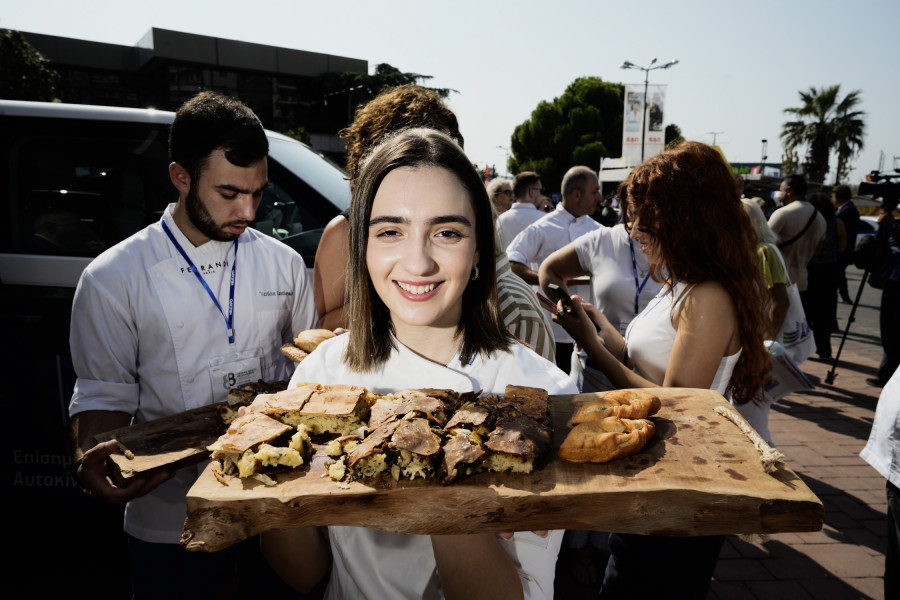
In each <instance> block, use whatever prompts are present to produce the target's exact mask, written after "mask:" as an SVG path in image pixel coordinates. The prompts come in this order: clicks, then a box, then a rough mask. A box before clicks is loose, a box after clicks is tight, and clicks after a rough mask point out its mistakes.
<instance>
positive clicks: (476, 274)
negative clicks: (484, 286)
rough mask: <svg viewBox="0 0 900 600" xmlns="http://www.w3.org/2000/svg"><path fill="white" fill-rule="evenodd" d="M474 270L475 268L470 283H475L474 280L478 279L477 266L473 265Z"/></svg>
mask: <svg viewBox="0 0 900 600" xmlns="http://www.w3.org/2000/svg"><path fill="white" fill-rule="evenodd" d="M474 268H475V274H474V275H472V281H475V280H476V279H478V265H475V267H474Z"/></svg>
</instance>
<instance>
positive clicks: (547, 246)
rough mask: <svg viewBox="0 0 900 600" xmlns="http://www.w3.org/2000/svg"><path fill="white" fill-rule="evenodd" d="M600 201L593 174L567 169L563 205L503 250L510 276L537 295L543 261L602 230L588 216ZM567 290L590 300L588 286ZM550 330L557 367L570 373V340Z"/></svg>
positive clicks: (562, 331)
mask: <svg viewBox="0 0 900 600" xmlns="http://www.w3.org/2000/svg"><path fill="white" fill-rule="evenodd" d="M602 199H603V195H602V194H601V193H600V181H599V180H598V179H597V174H596V173H595V172H594V171H592V170H591V169H589V168H588V167H584V166H577V167H572V168H571V169H569V170H568V171H567V172H566V174H565V175H564V176H563V180H562V201H561V202H560V203H559V204H558V205H557V206H556V210H554V211H553V212H552V213H550V214H548V215H545V216H543V217H541V218H540V219H539V220H537V221H535V222H534V223H532V224H531V225H529V226H528V227H526V228H525V229H523V230H522V232H521V233H519V234H518V235H517V236H516V237H515V238H513V240H512V241H511V242H510V244H509V246H508V247H507V248H506V254H507V256H509V263H510V265H511V266H512V270H513V272H514V273H515V274H516V275H518V276H519V277H521V278H522V279H524V280H525V282H526V283H530V284H531V285H533V286H535V289H536V290H537V291H540V281H539V280H538V269H540V266H541V263H542V262H544V259H546V258H547V257H548V256H550V255H551V254H552V253H553V252H555V251H556V250H559V249H560V248H562V247H563V246H566V245H567V244H570V243H571V242H574V241H575V240H576V239H578V238H579V237H581V236H582V235H584V234H586V233H589V232H591V231H594V230H595V229H599V228H600V227H603V226H602V225H601V224H600V223H598V222H597V221H595V220H594V219H593V217H592V216H591V215H593V214H594V211H596V210H597V205H598V204H599V203H600V201H601V200H602ZM508 212H509V211H508ZM569 290H570V292H571V293H573V294H578V295H580V296H581V297H583V298H590V297H591V290H590V286H589V285H586V284H584V285H574V286H571V287H570V288H569ZM552 328H553V336H554V339H555V340H556V364H557V366H559V368H561V369H562V370H563V371H565V372H566V373H569V372H571V369H572V350H573V349H574V344H573V341H572V337H571V336H570V335H569V334H568V333H567V332H566V330H565V329H563V328H562V327H561V326H560V325H558V324H556V323H553V324H552Z"/></svg>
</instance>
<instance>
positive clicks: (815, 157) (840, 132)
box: [781, 85, 865, 183]
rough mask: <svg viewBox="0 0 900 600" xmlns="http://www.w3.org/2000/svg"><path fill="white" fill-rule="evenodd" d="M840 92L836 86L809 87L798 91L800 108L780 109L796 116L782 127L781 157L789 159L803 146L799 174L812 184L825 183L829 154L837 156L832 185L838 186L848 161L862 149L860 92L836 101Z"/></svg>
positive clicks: (846, 168)
mask: <svg viewBox="0 0 900 600" xmlns="http://www.w3.org/2000/svg"><path fill="white" fill-rule="evenodd" d="M840 91H841V86H840V85H833V86H831V87H823V88H821V89H818V88H815V87H810V88H809V90H807V91H805V92H803V91H801V92H800V100H801V102H802V104H801V106H798V107H794V108H786V109H784V112H785V113H787V114H789V115H793V116H794V117H796V120H794V121H788V122H786V123H784V125H782V130H781V139H782V141H783V142H784V149H785V154H786V155H787V156H788V157H792V156H793V155H795V154H797V150H798V148H800V147H802V146H806V158H805V159H804V162H803V165H802V166H803V171H804V173H805V175H806V177H807V179H809V180H810V181H812V182H814V183H823V182H824V181H825V175H826V174H827V173H828V169H829V159H830V157H831V152H832V151H835V152H836V153H837V161H838V162H837V169H836V170H835V183H838V182H839V181H840V179H841V178H842V177H846V176H847V175H848V174H849V172H850V160H851V159H852V158H853V157H854V156H856V155H857V153H858V152H859V151H860V150H862V148H863V138H864V134H865V122H864V121H863V117H864V116H865V113H864V112H863V111H861V110H856V107H857V106H858V105H859V103H860V102H862V98H861V97H860V93H861V92H860V90H854V91H852V92H850V93H849V94H847V95H846V96H844V98H843V99H840V98H839V96H840ZM785 171H786V172H788V171H787V169H785Z"/></svg>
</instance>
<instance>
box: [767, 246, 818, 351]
mask: <svg viewBox="0 0 900 600" xmlns="http://www.w3.org/2000/svg"><path fill="white" fill-rule="evenodd" d="M776 250H777V248H776ZM778 258H780V259H781V265H782V266H783V267H784V274H785V276H786V277H787V278H788V281H790V275H788V269H787V265H785V264H784V257H783V256H781V252H778ZM787 295H788V300H789V305H788V310H787V314H786V315H785V316H784V323H782V324H781V331H780V332H779V333H778V339H777V340H776V341H777V342H779V343H780V344H781V345H782V346H784V350H785V352H786V353H787V355H788V356H790V357H791V360H792V361H794V364H796V365H799V364H800V363H802V362H803V361H805V360H806V359H807V358H809V357H810V356H812V355H813V352H815V351H816V341H815V340H814V339H813V335H812V330H811V329H810V328H809V323H807V322H806V313H805V312H804V311H803V303H802V302H801V301H800V290H799V289H797V284H796V283H793V282H791V283H789V284H788V285H787Z"/></svg>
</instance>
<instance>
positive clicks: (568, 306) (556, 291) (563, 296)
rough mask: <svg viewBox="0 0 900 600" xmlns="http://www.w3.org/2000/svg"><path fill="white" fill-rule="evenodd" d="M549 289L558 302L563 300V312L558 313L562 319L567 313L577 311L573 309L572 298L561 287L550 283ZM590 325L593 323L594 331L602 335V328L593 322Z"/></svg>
mask: <svg viewBox="0 0 900 600" xmlns="http://www.w3.org/2000/svg"><path fill="white" fill-rule="evenodd" d="M547 289H548V290H550V294H552V295H553V297H554V298H556V299H557V300H562V303H563V311H562V312H561V313H556V314H558V315H559V316H560V317H562V316H564V315H565V314H566V313H570V312H572V311H573V310H575V309H574V308H573V307H572V297H571V296H570V295H569V294H567V293H566V292H564V291H563V289H562V288H561V287H559V286H558V285H556V284H555V283H548V284H547ZM590 323H591V325H593V326H594V329H596V330H597V333H600V326H599V325H597V324H596V323H594V322H593V321H590Z"/></svg>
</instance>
